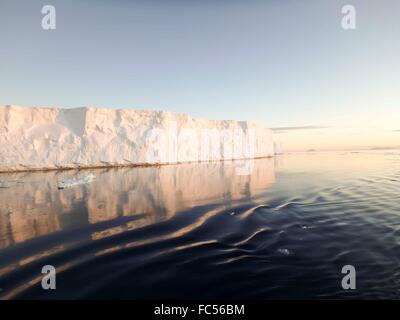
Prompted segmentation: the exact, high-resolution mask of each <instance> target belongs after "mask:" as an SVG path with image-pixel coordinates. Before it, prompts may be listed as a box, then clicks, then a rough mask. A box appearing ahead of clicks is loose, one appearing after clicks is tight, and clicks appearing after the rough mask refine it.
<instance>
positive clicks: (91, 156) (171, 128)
mask: <svg viewBox="0 0 400 320" xmlns="http://www.w3.org/2000/svg"><path fill="white" fill-rule="evenodd" d="M273 155H274V143H273V139H272V131H271V130H269V129H267V128H264V127H262V126H260V125H258V124H255V123H251V122H246V121H230V120H229V121H225V120H206V119H196V118H192V117H190V116H188V115H184V114H175V113H171V112H164V111H146V110H134V109H118V110H117V109H105V108H95V107H83V108H75V109H63V108H29V107H18V106H10V105H8V106H0V171H3V172H4V171H23V170H43V169H61V168H87V167H107V166H126V165H147V164H168V163H181V162H197V161H215V160H232V159H233V160H234V159H249V158H261V157H270V156H273Z"/></svg>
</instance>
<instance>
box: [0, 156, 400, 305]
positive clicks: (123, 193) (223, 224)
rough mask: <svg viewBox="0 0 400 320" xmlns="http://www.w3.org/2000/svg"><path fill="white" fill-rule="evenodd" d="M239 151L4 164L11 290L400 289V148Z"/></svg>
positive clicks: (249, 294)
mask: <svg viewBox="0 0 400 320" xmlns="http://www.w3.org/2000/svg"><path fill="white" fill-rule="evenodd" d="M239 165H241V163H240V162H237V161H236V162H224V163H222V162H221V163H212V164H210V163H207V164H206V163H204V164H181V165H168V166H161V167H148V168H124V169H121V168H120V169H96V170H84V171H60V172H56V171H52V172H36V173H16V174H0V298H3V299H10V298H14V299H26V298H28V299H31V298H33V299H47V298H48V299H55V298H58V299H60V298H62V299H63V298H68V299H70V298H71V299H72V298H74V299H75V298H138V299H144V298H162V299H166V298H185V299H188V298H266V299H270V298H276V299H277V298H279V299H281V298H288V299H305V298H317V299H321V298H343V299H352V298H400V151H379V152H378V151H376V152H375V151H369V152H338V153H304V154H287V155H284V156H280V157H277V158H275V159H257V160H254V163H253V164H250V168H252V171H251V174H250V175H242V176H241V175H237V172H236V168H237V167H238V166H239ZM88 173H94V174H95V175H96V176H97V179H96V180H95V181H94V182H92V183H90V184H88V185H81V186H75V187H72V188H69V189H64V190H58V189H57V181H58V180H60V179H63V178H70V177H79V176H82V175H86V174H88ZM348 264H350V265H353V266H354V267H355V269H356V285H357V288H356V290H344V289H343V288H342V286H341V281H342V277H343V276H344V275H343V274H342V273H341V269H342V267H343V266H344V265H348ZM44 265H53V266H54V267H55V268H56V270H57V289H56V290H43V289H42V287H41V279H42V276H43V275H42V274H41V269H42V266H44Z"/></svg>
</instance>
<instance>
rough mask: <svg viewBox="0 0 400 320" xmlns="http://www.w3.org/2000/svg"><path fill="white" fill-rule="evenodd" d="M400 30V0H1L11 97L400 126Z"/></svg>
mask: <svg viewBox="0 0 400 320" xmlns="http://www.w3.org/2000/svg"><path fill="white" fill-rule="evenodd" d="M348 3H350V4H353V5H354V6H355V7H356V9H357V29H356V30H352V31H345V30H343V29H342V28H341V23H340V22H341V18H342V14H341V8H342V6H343V5H345V4H348ZM45 4H52V5H54V6H55V7H56V10H57V29H56V30H54V31H44V30H42V29H41V18H42V14H41V8H42V6H43V5H45ZM399 35H400V1H398V0H362V1H359V0H357V1H356V0H352V1H348V0H346V1H338V0H304V1H293V0H292V1H290V0H286V1H285V0H270V1H268V0H265V1H251V0H249V1H239V0H214V1H212V0H202V1H201V0H141V1H139V0H138V1H127V0H126V1H121V0H120V1H118V0H116V1H115V0H114V1H106V0H102V1H100V0H99V1H95V0H91V1H90V0H79V1H56V0H46V1H35V0H32V1H15V0H13V1H11V0H1V2H0V104H17V105H28V106H32V105H33V106H42V105H44V106H62V107H79V106H84V105H93V106H99V107H118V108H123V107H132V108H140V109H157V110H168V111H176V112H183V113H188V114H190V115H192V116H200V117H206V118H212V119H238V120H256V121H258V122H261V123H263V124H264V125H266V126H269V127H281V126H284V127H287V126H325V125H328V126H331V125H333V126H335V125H338V126H340V125H344V126H347V125H351V124H352V123H353V120H354V119H356V120H355V121H356V122H357V119H358V121H360V119H364V118H365V121H368V119H370V118H371V119H375V120H376V115H377V114H379V116H380V117H382V118H380V120H379V121H380V122H382V123H383V126H385V125H384V123H386V119H387V121H388V122H387V123H388V124H387V125H386V126H387V127H388V129H399V127H400V125H397V122H398V119H399V118H397V120H396V121H395V120H394V119H393V114H394V113H396V112H397V111H398V110H399V108H400V105H399V101H400V94H399V92H400V58H399V57H400V41H399ZM396 114H397V115H398V113H396ZM368 115H369V116H368ZM352 119H353V120H352ZM363 121H364V120H363ZM396 126H397V127H396Z"/></svg>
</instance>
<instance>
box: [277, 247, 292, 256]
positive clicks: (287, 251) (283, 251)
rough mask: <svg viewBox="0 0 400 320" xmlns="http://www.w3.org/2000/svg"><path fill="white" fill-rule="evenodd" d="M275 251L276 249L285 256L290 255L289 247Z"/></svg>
mask: <svg viewBox="0 0 400 320" xmlns="http://www.w3.org/2000/svg"><path fill="white" fill-rule="evenodd" d="M277 251H278V253H280V254H282V255H285V256H288V255H290V251H289V249H278V250H277Z"/></svg>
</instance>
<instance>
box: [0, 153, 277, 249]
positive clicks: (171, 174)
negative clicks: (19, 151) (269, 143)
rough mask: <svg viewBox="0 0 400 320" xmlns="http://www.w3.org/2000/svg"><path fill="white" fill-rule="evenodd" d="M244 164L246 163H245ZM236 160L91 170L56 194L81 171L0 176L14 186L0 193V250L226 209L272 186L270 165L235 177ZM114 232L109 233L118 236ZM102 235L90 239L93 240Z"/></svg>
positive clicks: (258, 162)
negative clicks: (69, 232) (203, 209)
mask: <svg viewBox="0 0 400 320" xmlns="http://www.w3.org/2000/svg"><path fill="white" fill-rule="evenodd" d="M247 161H248V160H247ZM242 164H243V163H242V162H241V161H234V162H219V163H200V164H199V163H196V164H194V163H193V164H181V165H166V166H161V167H143V168H119V169H96V170H92V171H88V172H87V173H89V172H94V173H95V174H96V177H97V179H96V180H95V181H93V182H92V183H90V184H89V185H78V186H75V187H74V188H71V189H65V190H58V189H57V181H59V180H61V179H70V178H74V177H75V176H77V175H80V174H81V173H82V172H80V173H78V172H77V171H61V172H55V171H54V172H41V173H39V172H35V173H14V174H1V175H0V180H1V181H2V182H9V181H16V180H18V181H20V182H21V183H14V184H12V185H10V184H8V185H10V186H9V187H8V188H3V189H0V249H4V248H6V247H9V246H12V245H14V244H18V243H21V242H24V241H26V240H29V239H33V238H36V237H39V236H43V235H46V234H49V233H54V232H57V231H61V230H64V229H69V228H79V227H84V226H87V225H88V224H96V223H99V222H105V221H109V220H112V219H115V218H118V217H123V216H125V217H128V216H135V215H138V216H139V215H140V219H135V220H132V221H129V223H127V224H128V226H127V228H129V229H133V228H138V227H141V226H144V225H148V224H151V223H154V222H157V221H161V220H164V219H167V218H170V217H172V216H173V215H174V214H175V213H176V212H179V211H182V210H184V209H187V208H191V207H194V206H198V205H206V204H215V203H219V204H222V205H226V206H229V205H230V203H231V202H233V201H238V200H240V199H242V198H243V199H248V198H249V197H251V196H255V195H257V194H258V193H260V192H262V191H264V190H265V189H266V188H267V187H268V186H269V185H270V184H271V183H273V182H274V180H275V176H274V160H273V159H257V160H254V166H253V170H252V173H251V174H250V175H247V176H240V175H237V174H236V172H235V169H236V168H237V166H240V165H242ZM120 228H121V227H119V226H118V227H115V230H114V231H112V230H110V232H117V233H118V232H121V231H123V230H119V231H118V229H120ZM106 235H107V232H103V233H102V232H97V233H93V234H92V238H93V239H97V238H101V237H103V236H106Z"/></svg>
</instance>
